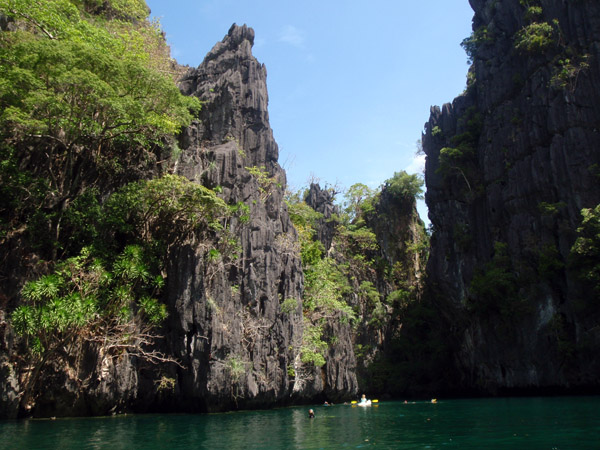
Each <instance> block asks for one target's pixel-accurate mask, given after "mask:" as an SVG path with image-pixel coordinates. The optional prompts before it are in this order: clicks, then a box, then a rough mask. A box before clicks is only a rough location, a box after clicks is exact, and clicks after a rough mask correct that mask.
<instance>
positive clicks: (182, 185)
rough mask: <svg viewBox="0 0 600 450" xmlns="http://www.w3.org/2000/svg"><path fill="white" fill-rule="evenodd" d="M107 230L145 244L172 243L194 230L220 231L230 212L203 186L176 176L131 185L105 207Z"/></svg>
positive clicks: (114, 195)
mask: <svg viewBox="0 0 600 450" xmlns="http://www.w3.org/2000/svg"><path fill="white" fill-rule="evenodd" d="M103 211H104V217H105V219H104V224H105V226H106V227H108V228H112V229H114V230H115V231H117V232H119V233H121V234H123V235H127V236H130V238H131V239H134V238H137V239H141V240H142V241H144V242H151V241H152V240H160V241H162V242H164V243H165V244H172V243H174V242H178V241H180V240H181V239H185V238H186V236H187V235H189V233H191V232H193V231H202V232H204V233H207V232H210V231H211V230H214V231H218V230H219V229H220V222H219V221H220V220H221V219H223V218H224V217H227V216H228V215H229V213H230V210H229V208H228V207H227V205H226V204H225V202H224V201H223V200H222V199H221V198H219V197H218V196H217V194H216V193H215V192H214V191H213V190H211V189H208V188H206V187H204V186H201V185H199V184H196V183H193V182H191V181H189V180H187V179H186V178H184V177H180V176H177V175H165V176H163V177H161V178H155V179H152V180H142V181H138V182H135V183H130V184H128V185H126V186H124V187H123V188H121V189H120V190H118V191H117V192H116V193H115V194H113V195H112V196H111V197H110V198H109V199H108V200H107V201H106V202H105V204H104V206H103Z"/></svg>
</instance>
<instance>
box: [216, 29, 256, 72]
mask: <svg viewBox="0 0 600 450" xmlns="http://www.w3.org/2000/svg"><path fill="white" fill-rule="evenodd" d="M253 45H254V30H253V29H252V28H250V27H248V26H247V25H246V24H244V25H242V26H239V25H237V24H235V23H234V24H233V25H231V28H229V31H228V32H227V35H226V36H225V37H224V38H223V40H222V41H221V42H218V43H217V44H216V45H215V46H214V47H213V48H212V50H211V51H210V52H208V54H207V55H206V58H205V60H204V61H205V63H206V62H208V61H210V60H212V59H215V58H218V57H219V56H221V55H222V54H223V53H225V52H226V51H235V52H239V50H240V49H241V50H242V53H243V54H245V55H246V56H247V57H252V51H251V49H252V46H253Z"/></svg>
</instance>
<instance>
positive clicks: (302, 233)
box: [286, 193, 325, 268]
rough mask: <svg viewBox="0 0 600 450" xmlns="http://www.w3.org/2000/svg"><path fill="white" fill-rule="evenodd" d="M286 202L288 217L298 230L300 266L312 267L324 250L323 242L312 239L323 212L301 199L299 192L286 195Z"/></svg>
mask: <svg viewBox="0 0 600 450" xmlns="http://www.w3.org/2000/svg"><path fill="white" fill-rule="evenodd" d="M286 204H287V206H288V211H289V214H290V219H291V220H292V223H293V224H294V226H295V227H296V230H297V231H298V239H299V241H300V256H301V258H302V266H303V267H305V268H306V267H312V266H314V265H316V264H318V263H319V261H320V260H321V257H322V256H323V253H324V252H325V248H324V247H323V244H322V243H321V242H320V241H316V240H315V239H314V236H315V233H316V226H317V223H318V221H319V219H322V218H323V214H321V213H318V212H317V211H315V210H314V209H312V208H311V207H310V206H308V205H307V204H306V203H305V202H304V201H303V200H301V199H300V194H299V193H296V194H291V195H288V198H287V199H286Z"/></svg>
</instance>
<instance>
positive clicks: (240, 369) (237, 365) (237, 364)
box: [225, 355, 246, 382]
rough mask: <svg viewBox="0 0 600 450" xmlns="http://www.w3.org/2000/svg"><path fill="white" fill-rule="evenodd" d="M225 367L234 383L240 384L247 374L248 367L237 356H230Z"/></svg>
mask: <svg viewBox="0 0 600 450" xmlns="http://www.w3.org/2000/svg"><path fill="white" fill-rule="evenodd" d="M225 367H226V368H227V371H228V372H229V374H230V376H231V378H232V379H233V381H234V382H239V381H240V380H241V378H242V376H243V375H244V374H245V373H246V365H245V364H244V361H243V360H242V359H241V358H240V357H239V356H237V355H229V356H228V357H227V359H226V360H225Z"/></svg>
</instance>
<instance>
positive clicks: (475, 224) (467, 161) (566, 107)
mask: <svg viewBox="0 0 600 450" xmlns="http://www.w3.org/2000/svg"><path fill="white" fill-rule="evenodd" d="M470 3H471V5H472V7H473V9H474V10H475V17H474V19H473V30H474V32H473V35H472V36H471V38H470V39H468V40H467V41H465V43H464V44H463V45H464V46H465V48H466V50H467V53H468V54H469V55H470V56H471V57H472V59H473V65H472V67H471V69H470V72H469V76H468V87H467V89H466V91H465V93H464V94H463V95H461V96H459V97H457V98H456V99H455V100H454V102H453V103H452V104H446V105H444V106H443V107H442V108H441V109H440V108H438V107H434V108H432V110H431V117H430V119H429V122H428V123H427V124H426V125H425V134H424V136H423V147H424V150H425V152H426V154H427V164H426V183H427V195H426V201H427V205H428V207H429V217H430V219H431V223H432V225H433V230H434V232H433V236H432V241H431V257H430V259H429V264H428V267H427V273H428V279H429V280H430V282H431V283H430V284H431V288H432V290H433V291H434V297H435V298H436V299H437V300H436V304H438V305H441V306H440V311H441V313H442V314H443V315H445V316H446V317H447V318H448V329H447V332H448V340H451V341H452V342H453V345H454V346H455V347H454V351H455V353H454V360H455V364H456V368H455V369H454V371H453V370H452V369H450V368H449V369H448V370H449V372H450V373H452V375H451V376H447V377H446V378H447V380H448V383H447V385H448V386H451V387H452V388H453V389H457V390H471V391H472V390H476V391H479V392H483V393H488V394H489V393H495V392H504V391H506V390H513V391H514V390H527V389H537V388H539V389H542V388H544V389H548V388H555V387H556V388H589V387H596V388H597V387H598V385H599V383H600V358H599V357H598V354H599V353H598V349H600V327H599V323H600V322H599V318H600V316H599V314H598V308H597V306H596V307H594V306H593V304H594V302H595V301H596V300H594V299H593V298H594V294H593V293H592V292H589V291H587V292H586V291H585V290H584V289H582V284H581V280H580V278H579V277H578V276H577V273H576V271H575V270H574V269H573V267H572V266H571V265H570V252H571V247H572V245H573V243H574V242H575V239H576V236H577V228H578V227H579V226H580V224H581V214H580V211H581V209H582V208H590V207H595V206H596V205H598V203H600V188H599V183H598V175H599V172H598V167H599V164H600V153H599V152H598V151H597V149H598V148H599V146H600V131H599V124H600V106H599V105H600V90H599V89H598V86H600V50H599V49H600V46H599V44H600V5H599V4H598V3H597V2H595V1H587V0H583V1H578V2H564V1H530V2H523V1H518V0H506V1H501V2H499V1H492V0H471V1H470ZM596 305H597V304H596Z"/></svg>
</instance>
